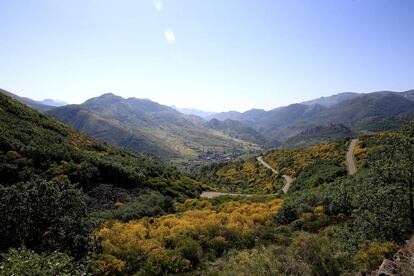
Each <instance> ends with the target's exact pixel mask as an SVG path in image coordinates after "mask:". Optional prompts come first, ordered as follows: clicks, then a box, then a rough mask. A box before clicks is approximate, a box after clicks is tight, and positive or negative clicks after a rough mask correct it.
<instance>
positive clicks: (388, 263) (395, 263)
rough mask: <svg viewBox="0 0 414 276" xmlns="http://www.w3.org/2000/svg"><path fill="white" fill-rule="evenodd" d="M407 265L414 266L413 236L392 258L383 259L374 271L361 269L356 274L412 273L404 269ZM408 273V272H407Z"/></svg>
mask: <svg viewBox="0 0 414 276" xmlns="http://www.w3.org/2000/svg"><path fill="white" fill-rule="evenodd" d="M407 266H412V267H413V268H414V237H412V238H411V239H410V240H408V241H407V242H406V245H405V246H404V247H403V248H401V249H400V250H399V251H398V252H397V253H396V254H395V255H394V258H393V259H392V260H388V259H385V260H384V261H382V264H381V266H380V267H379V268H378V269H377V270H376V271H361V272H359V273H358V276H394V275H397V276H400V275H401V276H405V275H407V276H408V275H412V274H410V273H413V272H414V271H412V272H407V271H405V270H404V268H406V267H407ZM407 273H408V274H407Z"/></svg>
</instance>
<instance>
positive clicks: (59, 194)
mask: <svg viewBox="0 0 414 276" xmlns="http://www.w3.org/2000/svg"><path fill="white" fill-rule="evenodd" d="M84 217H86V197H85V195H84V194H83V193H82V192H81V191H80V190H79V189H78V188H76V187H75V186H73V185H71V184H70V183H68V182H61V183H56V182H47V181H41V180H39V181H29V182H26V183H19V184H16V185H11V186H9V187H3V186H0V221H1V224H0V249H1V250H5V249H8V248H9V247H20V246H26V247H28V248H31V249H36V250H43V251H48V250H57V249H59V250H74V249H75V247H76V246H78V243H79V242H81V241H80V240H79V239H80V237H79V234H80V229H81V224H82V219H83V218H84Z"/></svg>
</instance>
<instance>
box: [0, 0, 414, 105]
mask: <svg viewBox="0 0 414 276" xmlns="http://www.w3.org/2000/svg"><path fill="white" fill-rule="evenodd" d="M413 15H414V1H412V0H406V1H403V0H354V1H352V0H285V1H278V0H269V1H264V0H254V1H253V0H252V1H240V0H208V1H207V0H157V1H153V0H0V18H1V22H2V23H1V24H0V37H1V43H0V60H1V66H0V87H1V88H4V89H6V90H9V91H10V92H14V93H16V94H19V95H22V96H27V97H31V98H34V99H38V100H39V99H44V98H58V99H62V100H65V101H67V102H70V103H80V102H83V101H84V100H86V99H88V98H91V97H94V96H97V95H100V94H102V93H105V92H112V93H115V94H118V95H121V96H124V97H138V98H149V99H152V100H154V101H158V102H160V103H163V104H167V105H176V106H179V107H194V108H199V109H204V110H211V111H227V110H239V111H244V110H247V109H250V108H264V109H271V108H274V107H277V106H282V105H287V104H290V103H294V102H300V101H303V100H307V99H312V98H316V97H320V96H327V95H331V94H334V93H338V92H343V91H355V92H369V91H376V90H397V91H402V90H408V89H412V88H414V78H413V76H414V16H413Z"/></svg>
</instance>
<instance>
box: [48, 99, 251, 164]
mask: <svg viewBox="0 0 414 276" xmlns="http://www.w3.org/2000/svg"><path fill="white" fill-rule="evenodd" d="M46 114H48V115H50V116H52V117H55V118H56V119H58V120H60V121H62V122H64V123H66V124H68V125H71V126H73V127H74V128H76V129H77V130H80V131H82V132H84V133H86V134H88V135H90V136H92V137H95V138H97V139H100V140H103V141H106V142H108V143H112V144H116V145H120V146H123V147H126V148H130V149H132V150H135V151H137V152H144V153H148V154H151V155H154V156H156V157H159V158H161V159H182V158H183V159H187V160H188V159H189V160H197V159H208V158H212V156H213V155H214V158H226V157H233V156H234V155H239V154H242V153H245V152H254V151H256V150H258V149H259V146H257V145H255V144H253V143H251V142H246V141H244V140H241V139H238V138H237V137H235V136H232V135H229V134H226V133H225V132H223V131H221V130H218V129H214V128H211V127H209V125H208V124H207V123H206V122H205V121H204V120H203V119H201V118H199V117H196V116H188V115H185V114H183V113H180V112H178V111H176V110H174V109H173V108H171V107H168V106H165V105H161V104H158V103H156V102H153V101H150V100H143V99H137V98H128V99H124V98H122V97H119V96H116V95H114V94H110V93H108V94H104V95H102V96H99V97H96V98H92V99H89V100H87V101H86V102H84V103H82V104H80V105H67V106H63V107H58V108H55V109H52V110H49V111H47V112H46ZM217 155H218V156H217Z"/></svg>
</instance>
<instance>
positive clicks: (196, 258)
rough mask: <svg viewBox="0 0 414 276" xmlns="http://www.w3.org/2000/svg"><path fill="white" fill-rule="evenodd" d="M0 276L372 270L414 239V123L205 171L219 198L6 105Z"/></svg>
mask: <svg viewBox="0 0 414 276" xmlns="http://www.w3.org/2000/svg"><path fill="white" fill-rule="evenodd" d="M0 131H1V133H2V135H1V136H0V172H1V173H0V219H1V222H2V223H1V224H0V252H1V253H0V256H1V257H0V275H166V274H180V275H341V274H345V275H346V274H351V275H353V274H355V273H356V272H358V271H360V270H363V269H368V270H374V269H376V268H377V267H378V265H379V264H380V263H381V261H382V260H383V259H384V258H387V257H390V256H392V255H393V254H394V253H395V252H396V251H397V250H398V248H400V247H401V245H402V243H403V242H404V241H405V240H406V239H408V238H409V237H410V236H411V235H412V233H413V225H414V206H413V187H414V182H413V181H414V170H413V164H414V123H411V124H408V125H407V126H405V127H404V128H402V129H400V130H398V131H393V132H386V133H381V134H376V135H371V136H364V137H361V138H360V143H359V144H358V146H357V148H356V159H357V161H358V172H357V174H356V175H355V176H348V175H347V172H346V169H345V166H344V158H345V152H346V148H347V141H338V142H337V143H330V144H321V145H319V146H315V147H310V148H305V149H288V150H275V151H270V152H268V153H267V154H265V155H264V157H263V158H264V160H266V161H267V162H268V163H270V164H271V165H272V166H274V167H275V168H276V169H278V170H279V171H281V172H283V173H287V174H290V175H292V176H294V177H295V182H294V184H293V186H292V188H291V190H289V193H288V194H287V195H283V196H279V195H277V191H278V189H279V188H280V187H281V185H282V184H283V182H282V181H281V179H280V176H279V175H274V174H272V172H271V171H270V170H268V169H266V168H265V167H264V166H260V164H258V163H256V162H257V161H256V160H255V159H248V160H246V161H239V162H230V163H227V164H226V163H225V164H215V165H211V166H209V167H203V168H199V169H198V170H197V171H195V175H196V176H197V178H198V179H199V180H203V182H208V184H212V186H213V187H214V188H215V189H217V190H221V191H226V190H227V191H229V190H230V191H239V192H249V193H253V194H261V195H255V196H252V197H230V196H223V197H218V198H214V199H201V198H199V197H198V195H199V192H200V191H201V190H202V189H205V188H206V187H205V186H203V185H202V184H200V182H198V181H195V180H193V179H192V178H190V177H189V176H186V175H184V174H183V173H181V172H179V171H177V170H176V169H174V168H172V167H169V166H166V165H164V164H163V163H160V162H157V161H155V160H152V159H150V158H148V157H144V156H140V155H135V154H133V153H131V152H129V151H125V150H122V149H118V148H115V147H112V146H109V145H107V144H103V143H100V142H97V141H95V140H92V139H90V138H88V137H86V136H84V135H82V134H80V133H78V132H76V131H74V130H72V129H70V128H68V127H66V126H64V125H62V124H60V123H58V122H56V121H54V120H51V119H49V118H48V117H45V116H43V115H41V114H40V113H37V112H35V111H33V110H31V109H29V108H27V107H26V106H24V105H22V104H20V103H18V102H16V101H13V100H11V99H10V98H8V97H6V96H3V95H0Z"/></svg>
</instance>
